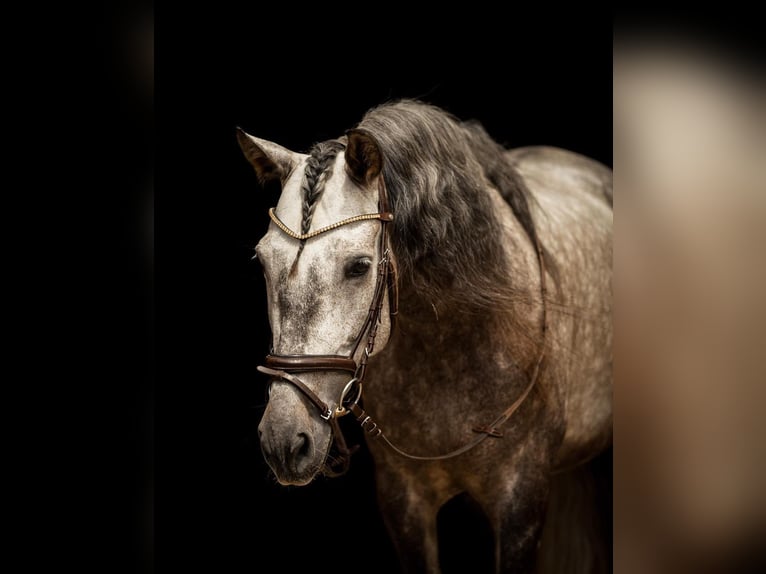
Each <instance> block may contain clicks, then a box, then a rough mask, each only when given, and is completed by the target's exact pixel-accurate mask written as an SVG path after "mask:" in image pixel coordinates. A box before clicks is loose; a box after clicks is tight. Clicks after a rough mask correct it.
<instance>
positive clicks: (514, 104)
mask: <svg viewBox="0 0 766 574" xmlns="http://www.w3.org/2000/svg"><path fill="white" fill-rule="evenodd" d="M298 16H300V17H301V25H300V26H298V25H297V24H296V18H297V17H298ZM455 16H457V17H458V18H457V21H455V22H452V26H450V27H449V28H447V27H445V26H444V25H443V23H436V22H435V21H427V22H422V23H415V22H411V21H408V20H407V19H406V18H402V19H400V20H399V21H398V23H396V24H394V23H393V22H382V23H381V22H378V24H377V25H376V24H375V20H377V19H372V21H371V20H370V19H366V20H365V21H362V22H359V23H357V24H355V25H348V26H342V27H340V28H339V29H337V30H334V29H333V30H331V29H330V28H329V27H327V26H326V25H324V24H322V21H323V20H322V17H321V10H318V11H317V14H307V13H305V12H303V11H302V9H300V8H298V7H295V9H294V10H287V11H285V12H284V13H281V14H275V13H266V12H264V11H255V10H254V11H253V12H252V13H247V12H243V11H241V10H230V9H228V8H227V7H225V6H223V5H213V6H212V8H207V9H205V10H201V9H200V10H199V11H194V9H184V11H183V12H182V13H175V12H174V13H172V14H171V13H168V12H163V11H162V9H160V12H159V14H158V16H157V22H156V37H157V60H156V61H157V64H156V66H157V70H156V71H157V75H156V77H157V81H156V97H155V106H156V110H157V112H158V114H157V117H158V118H160V121H159V132H158V133H159V135H158V152H159V157H160V158H161V161H160V162H159V163H158V168H157V173H156V185H155V205H156V251H155V253H156V255H155V282H156V305H155V306H156V333H157V343H156V349H157V357H158V363H157V371H156V377H155V381H156V383H155V391H154V393H155V397H156V401H155V405H156V408H155V410H154V415H155V434H154V436H155V449H154V461H155V462H154V471H155V477H154V484H155V487H154V503H155V510H154V519H155V534H156V539H155V544H154V555H155V558H156V569H157V571H158V572H165V571H168V572H175V571H201V572H227V573H228V572H257V571H272V567H270V566H268V564H269V563H271V564H275V565H276V566H275V567H274V568H273V570H284V571H289V572H303V571H307V572H308V571H312V572H316V571H319V572H324V571H331V570H332V571H336V572H352V571H354V572H355V571H368V572H392V571H396V561H395V560H396V559H395V556H394V554H393V550H392V548H391V545H390V543H389V542H388V539H387V536H386V534H385V530H384V527H383V525H382V521H381V519H380V516H379V514H378V512H377V509H376V506H375V498H374V484H373V480H372V462H371V460H370V458H369V456H368V455H367V453H366V451H365V450H364V449H362V452H360V453H358V454H357V455H355V459H354V461H353V464H352V468H351V471H350V472H349V474H348V475H347V476H345V477H342V478H338V479H332V480H329V479H321V478H320V479H318V480H317V481H316V482H315V483H313V484H312V485H310V486H308V487H304V488H295V487H289V488H286V487H282V486H279V485H278V484H277V483H276V481H275V480H274V479H273V477H271V476H270V474H269V471H268V468H267V467H266V465H265V463H264V462H263V459H262V456H261V453H260V449H259V445H258V440H257V432H256V426H257V423H258V421H259V419H260V417H261V415H262V413H263V408H264V404H265V377H263V376H262V375H259V374H258V373H257V372H256V370H255V366H256V365H257V364H259V361H260V360H261V358H262V356H263V355H264V354H265V352H266V351H267V347H268V341H269V330H268V322H267V319H266V313H265V310H266V302H265V293H264V289H263V286H262V278H261V275H260V271H259V269H258V267H257V264H256V263H253V262H251V261H250V257H251V256H252V254H253V247H254V245H255V244H256V242H257V241H258V239H259V238H260V236H261V235H262V234H263V233H264V232H265V230H266V227H267V222H268V217H267V214H266V210H267V208H268V207H269V206H271V205H275V204H276V198H275V197H269V196H268V195H267V194H266V193H265V192H263V191H262V190H260V189H259V188H258V187H257V184H256V180H255V175H254V173H253V172H252V169H251V168H250V166H249V165H248V164H247V162H246V161H245V160H244V159H243V157H242V155H241V153H240V151H239V148H238V146H237V144H236V139H235V126H241V127H243V128H244V129H246V130H247V131H248V132H250V133H252V134H253V135H257V136H259V137H262V138H266V139H269V140H272V141H275V142H278V143H280V144H282V145H284V146H286V147H289V148H291V149H293V150H296V151H305V150H307V149H308V148H309V147H310V146H311V144H312V143H314V142H316V141H320V140H324V139H327V138H331V137H336V136H338V135H340V134H342V133H343V132H344V131H345V130H346V129H348V128H350V127H353V126H354V125H355V123H356V122H358V121H359V120H360V119H361V117H362V115H363V113H364V112H365V111H366V110H367V109H369V108H370V107H372V106H375V105H376V104H379V103H382V102H384V101H386V100H389V99H395V98H401V97H418V98H421V99H423V100H425V101H428V102H431V103H433V104H436V105H439V106H441V107H443V108H445V109H447V110H449V111H450V112H452V113H453V114H455V115H456V116H458V117H460V118H462V119H469V118H473V119H477V120H479V121H481V122H482V123H483V124H484V126H485V127H486V128H487V130H488V131H489V133H490V134H491V135H492V136H493V137H494V138H495V139H496V140H498V141H500V142H503V143H504V144H506V145H508V146H522V145H533V144H549V145H557V146H561V147H565V148H568V149H572V150H575V151H578V152H580V153H583V154H586V155H589V156H591V157H594V158H596V159H598V160H600V161H602V162H604V163H605V164H607V165H610V166H611V162H612V90H611V79H612V57H611V54H612V27H611V21H610V20H609V19H608V18H603V17H602V18H601V19H600V20H594V19H593V18H589V19H588V20H585V23H578V24H576V25H575V24H574V23H573V22H572V23H561V24H558V25H552V24H551V23H549V22H547V21H546V20H536V19H529V18H521V17H520V16H519V17H515V18H514V17H512V16H503V17H499V16H498V18H497V19H493V18H491V17H484V18H482V20H481V21H480V22H479V23H474V22H468V21H462V22H461V21H460V17H461V15H460V14H457V15H455ZM426 31H428V32H429V33H431V34H433V33H434V32H436V34H437V36H438V38H433V37H432V36H431V37H426V34H425V32H426ZM477 38H478V42H477ZM147 400H148V399H147ZM350 436H351V437H352V438H351V440H352V441H354V440H355V439H356V440H358V438H359V436H358V434H356V433H354V432H351V433H350ZM140 502H141V501H139V503H140ZM139 508H142V507H141V506H139ZM140 516H141V514H140V513H139V517H140ZM362 563H363V564H364V567H361V566H360V564H362Z"/></svg>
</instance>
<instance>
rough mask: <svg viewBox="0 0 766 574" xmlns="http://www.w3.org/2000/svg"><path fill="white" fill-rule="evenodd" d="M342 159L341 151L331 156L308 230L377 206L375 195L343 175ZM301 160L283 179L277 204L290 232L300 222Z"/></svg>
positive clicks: (280, 216)
mask: <svg viewBox="0 0 766 574" xmlns="http://www.w3.org/2000/svg"><path fill="white" fill-rule="evenodd" d="M345 168H346V160H345V156H344V154H343V153H342V152H341V153H339V154H338V156H337V157H336V158H335V162H334V164H333V166H332V175H331V176H330V178H329V179H328V180H327V181H326V182H325V184H324V190H323V191H322V193H321V194H320V195H319V199H318V200H317V203H316V206H315V207H314V215H313V217H312V219H311V229H312V230H314V229H319V228H320V227H324V226H326V225H331V224H333V223H336V222H338V221H340V220H342V219H346V218H348V217H353V216H354V215H359V214H362V213H372V212H374V211H376V210H377V209H376V208H377V196H376V195H374V194H373V193H371V192H369V191H368V190H362V189H360V188H359V187H358V186H357V185H356V184H355V183H354V182H353V181H352V180H351V179H350V178H349V177H348V176H347V175H346V169H345ZM304 172H305V161H304V162H303V163H302V164H301V167H299V168H298V169H296V170H295V172H293V175H292V176H291V177H290V178H289V179H288V180H287V181H286V182H285V185H284V187H283V191H282V195H281V196H280V197H279V201H278V203H277V214H278V215H279V218H280V219H281V220H282V221H283V222H284V223H285V225H287V226H288V227H289V228H290V229H292V230H293V231H295V232H297V233H300V230H301V222H302V221H303V200H304V194H303V179H304V178H303V175H304Z"/></svg>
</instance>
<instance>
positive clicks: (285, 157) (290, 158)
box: [237, 128, 299, 185]
mask: <svg viewBox="0 0 766 574" xmlns="http://www.w3.org/2000/svg"><path fill="white" fill-rule="evenodd" d="M237 141H238V142H239V147H240V148H242V153H244V154H245V157H246V158H247V161H249V162H250V164H251V165H252V166H253V167H254V168H255V173H256V175H257V176H258V181H259V182H260V183H261V185H265V184H267V183H269V182H271V181H273V180H276V179H278V180H279V181H280V183H284V182H285V180H286V179H287V176H289V175H290V172H291V171H292V170H293V168H294V167H295V166H296V165H298V161H299V157H298V154H297V153H295V152H292V151H290V150H289V149H287V148H283V147H282V146H281V145H278V144H275V143H274V142H270V141H268V140H262V139H260V138H257V137H253V136H251V135H250V134H248V133H247V132H245V131H244V130H243V129H241V128H237Z"/></svg>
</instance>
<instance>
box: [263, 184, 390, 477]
mask: <svg viewBox="0 0 766 574" xmlns="http://www.w3.org/2000/svg"><path fill="white" fill-rule="evenodd" d="M377 181H378V212H377V213H368V214H364V215H357V216H354V217H350V218H348V219H344V220H343V221H339V222H337V223H334V224H332V225H328V226H326V227H322V228H321V229H317V230H315V231H313V232H311V233H306V234H298V233H295V232H294V231H292V230H291V229H290V228H289V227H287V226H286V225H285V224H284V223H283V222H282V221H281V220H280V219H279V218H278V217H277V215H276V212H275V209H274V208H271V209H270V210H269V217H271V220H272V221H273V222H274V224H275V225H276V226H277V227H278V228H279V229H281V230H282V231H283V232H284V233H285V234H287V235H288V236H290V237H292V238H294V239H298V240H300V241H305V240H307V239H310V238H312V237H316V236H317V235H320V234H322V233H325V232H328V231H332V230H334V229H337V228H339V227H342V226H344V225H348V224H350V223H355V222H357V221H366V220H379V221H380V225H381V231H380V235H379V237H378V253H379V255H380V258H379V260H378V266H377V267H378V270H377V278H376V280H375V291H374V292H373V296H372V303H370V308H369V310H368V312H367V318H366V319H365V321H364V324H363V325H362V327H361V329H360V330H359V334H358V335H357V336H356V339H355V341H354V345H353V346H352V348H351V352H350V353H349V354H348V355H278V354H275V353H273V352H272V353H270V354H269V355H267V356H266V361H265V362H266V365H265V366H259V367H258V370H259V371H260V372H262V373H265V374H267V375H270V376H272V377H277V378H280V379H282V380H283V381H286V382H288V383H290V384H292V385H293V386H294V387H295V388H297V389H298V390H299V391H300V392H301V393H303V394H304V395H305V396H306V398H308V399H309V401H311V402H312V403H313V404H314V405H315V406H316V407H317V409H319V412H320V416H321V417H322V418H323V419H324V420H326V421H328V422H329V423H330V425H331V426H332V430H333V434H334V435H335V441H336V442H337V447H338V451H339V454H340V457H338V459H339V462H341V465H342V470H341V473H342V472H345V470H346V469H347V468H348V461H349V459H350V455H351V451H350V450H349V449H348V448H347V447H346V443H345V440H344V439H343V433H342V432H341V430H340V427H339V426H338V422H337V419H338V418H339V417H341V416H344V415H346V414H348V413H349V412H350V411H349V409H348V408H347V406H350V405H352V404H354V405H355V404H357V403H358V402H359V399H360V398H361V397H362V383H363V382H364V378H365V375H366V374H367V362H368V361H369V359H370V356H371V355H372V352H373V350H374V348H375V337H376V336H377V334H378V326H379V325H380V322H381V312H382V310H383V300H384V298H385V294H386V292H388V305H389V316H390V317H391V328H393V326H394V323H395V319H396V314H397V312H398V303H399V297H398V281H397V277H396V262H395V260H394V257H393V254H392V253H391V245H390V227H389V226H390V224H391V222H392V221H393V220H394V214H393V213H391V211H390V208H389V203H388V193H387V192H386V185H385V182H384V181H383V178H382V177H379V178H378V180H377ZM365 337H366V343H365V346H364V349H363V350H362V353H361V355H360V357H359V360H358V361H357V360H356V359H355V357H356V355H357V351H358V350H359V347H360V345H361V344H362V341H364V340H365ZM309 371H310V372H314V371H340V372H346V373H349V374H351V379H350V380H349V381H348V382H347V383H346V385H345V386H344V387H343V391H342V392H341V394H340V397H339V398H338V402H337V404H329V405H328V404H326V403H325V402H324V401H322V399H320V398H319V396H317V394H316V393H315V392H314V391H312V390H311V389H310V388H309V387H308V386H307V385H306V384H305V383H304V382H303V381H302V380H301V379H300V378H299V377H296V376H295V374H294V373H302V372H309Z"/></svg>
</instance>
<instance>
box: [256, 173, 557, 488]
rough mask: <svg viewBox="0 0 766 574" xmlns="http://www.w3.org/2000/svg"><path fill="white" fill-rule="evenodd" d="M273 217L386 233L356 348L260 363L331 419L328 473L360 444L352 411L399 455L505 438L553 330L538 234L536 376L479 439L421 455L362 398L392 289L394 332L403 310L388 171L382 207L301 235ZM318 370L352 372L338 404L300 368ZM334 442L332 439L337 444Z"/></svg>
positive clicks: (342, 468) (381, 188)
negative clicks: (371, 226) (402, 444)
mask: <svg viewBox="0 0 766 574" xmlns="http://www.w3.org/2000/svg"><path fill="white" fill-rule="evenodd" d="M269 217H270V218H271V220H272V221H273V222H274V224H275V225H276V226H277V227H278V228H279V229H280V230H281V231H282V232H283V233H285V234H286V235H288V236H289V237H292V238H294V239H297V240H299V241H305V240H307V239H310V238H312V237H316V236H317V235H320V234H322V233H325V232H328V231H332V230H334V229H338V228H339V227H342V226H344V225H348V224H350V223H355V222H357V221H367V220H379V221H380V224H381V233H380V235H379V240H378V253H379V254H380V260H379V261H378V266H377V279H376V283H375V291H374V293H373V297H372V302H371V303H370V308H369V311H368V313H367V318H366V319H365V322H364V324H363V325H362V328H361V329H360V331H359V334H358V335H357V337H356V339H355V342H354V345H353V347H352V349H351V352H350V353H349V354H348V355H279V354H275V353H274V352H273V350H272V352H271V353H270V354H268V355H267V356H266V359H265V365H264V366H258V367H257V369H258V371H260V372H261V373H264V374H266V375H269V376H271V377H272V378H277V379H281V380H282V381H284V382H287V383H289V384H291V385H293V386H294V387H295V388H296V389H298V390H299V391H300V392H301V393H303V395H304V396H305V397H306V398H307V399H308V400H309V401H310V402H311V403H313V404H314V406H316V408H317V409H318V410H319V413H320V416H321V417H322V418H323V419H324V420H326V421H327V422H328V423H329V424H330V426H331V428H332V433H333V436H334V440H335V446H336V449H337V450H338V455H339V456H337V457H335V462H336V466H337V467H339V468H337V469H335V468H330V467H327V468H326V469H325V474H328V475H330V476H337V475H341V474H344V473H345V472H346V471H347V470H348V467H349V464H350V460H351V455H352V454H353V452H354V451H356V449H357V448H358V447H354V448H353V449H349V448H348V446H347V445H346V441H345V439H344V437H343V432H342V431H341V428H340V425H339V423H338V419H340V418H341V417H343V416H345V415H347V414H349V413H351V414H353V415H354V417H355V419H356V421H357V422H358V423H359V424H360V425H361V427H362V429H363V430H364V431H365V432H366V433H367V434H368V435H369V436H370V437H371V438H377V439H380V440H382V441H383V442H384V443H385V444H386V445H388V446H389V447H390V448H391V449H392V450H393V451H394V452H396V453H397V454H399V455H401V456H403V457H406V458H409V459H412V460H422V461H429V460H431V461H434V460H445V459H449V458H453V457H456V456H458V455H461V454H463V453H465V452H468V451H469V450H471V449H473V448H474V447H476V446H478V445H479V444H480V443H482V442H483V441H484V440H485V439H487V438H488V437H495V438H500V437H502V436H503V434H502V432H501V431H500V430H498V429H499V427H500V426H502V425H503V424H504V423H505V422H506V421H507V420H508V419H509V418H510V417H511V416H512V415H513V413H514V412H516V410H517V409H518V408H519V407H520V406H521V404H522V403H523V402H524V400H525V399H526V398H527V396H528V395H529V393H530V391H531V390H532V387H534V385H535V383H536V382H537V380H538V378H539V375H540V366H541V364H542V362H543V359H544V357H545V346H546V345H545V337H546V334H547V327H548V321H547V309H546V303H545V300H546V283H545V261H544V259H543V252H542V248H541V246H540V243H539V240H537V239H536V238H535V243H536V245H535V247H536V251H537V260H538V265H539V268H540V289H541V293H542V305H543V306H542V331H543V340H542V345H541V350H540V354H539V355H538V357H537V360H536V362H535V366H534V370H533V372H532V376H531V377H530V381H529V384H528V385H527V387H526V388H525V389H524V391H523V392H522V394H521V395H520V396H519V397H518V398H517V399H516V401H514V402H513V404H511V405H510V406H509V407H508V408H507V409H505V410H504V411H503V412H502V413H501V414H500V416H498V417H497V418H496V419H495V420H493V421H492V422H491V423H490V424H489V425H486V426H476V427H473V429H472V430H473V431H474V432H476V433H479V436H477V437H475V438H474V439H473V440H471V441H469V442H468V443H466V444H464V445H463V446H461V447H459V448H457V449H455V450H452V451H450V452H447V453H445V454H440V455H434V456H418V455H413V454H410V453H408V452H406V451H404V450H402V449H401V448H399V447H398V446H396V445H395V444H394V443H392V442H391V441H390V440H389V439H388V437H387V436H386V435H385V434H384V433H383V430H382V429H381V428H380V427H379V426H378V425H377V423H375V422H374V421H373V420H372V418H371V417H370V415H368V414H367V412H365V411H364V409H362V408H361V407H360V406H359V401H360V400H361V398H362V383H363V382H364V378H365V375H366V373H367V362H368V361H369V359H370V356H371V355H372V352H373V350H374V348H375V337H376V336H377V333H378V326H379V325H380V322H381V320H382V319H381V312H382V309H383V300H384V297H385V293H386V292H388V303H389V315H390V317H391V332H393V327H394V323H395V320H396V315H397V313H398V281H397V271H396V261H395V259H394V257H393V253H392V252H391V240H390V234H391V231H390V224H391V222H392V221H393V220H394V214H393V213H392V212H391V211H390V208H389V202H388V194H387V192H386V186H385V183H384V181H383V176H382V175H381V176H379V177H378V212H377V213H368V214H364V215H357V216H354V217H350V218H348V219H344V220H342V221H339V222H337V223H333V224H332V225H328V226H326V227H322V228H320V229H317V230H315V231H312V232H310V233H305V234H298V233H295V232H294V231H292V230H291V229H290V228H289V227H288V226H287V225H285V224H284V223H283V222H282V221H281V220H280V219H279V218H278V217H277V215H276V210H275V209H274V208H271V209H269ZM365 335H366V337H367V340H366V343H365V346H364V348H363V350H362V353H361V356H360V358H359V361H358V362H357V361H356V360H355V358H354V357H355V356H356V354H357V351H358V350H359V347H360V345H361V343H362V341H363V340H364V339H365ZM314 371H341V372H346V373H349V374H350V375H351V379H350V380H349V381H348V383H346V385H345V386H344V387H343V390H342V391H341V393H340V396H339V398H338V401H337V403H335V404H329V405H328V404H326V403H325V402H324V401H322V399H320V398H319V396H318V395H317V394H316V393H315V392H314V391H312V390H311V389H310V388H309V387H308V385H306V383H304V382H303V381H302V380H301V379H300V378H299V377H297V376H296V375H295V373H302V372H314ZM331 446H332V444H331Z"/></svg>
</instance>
